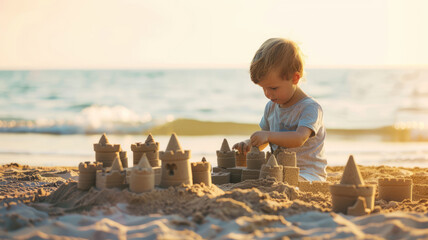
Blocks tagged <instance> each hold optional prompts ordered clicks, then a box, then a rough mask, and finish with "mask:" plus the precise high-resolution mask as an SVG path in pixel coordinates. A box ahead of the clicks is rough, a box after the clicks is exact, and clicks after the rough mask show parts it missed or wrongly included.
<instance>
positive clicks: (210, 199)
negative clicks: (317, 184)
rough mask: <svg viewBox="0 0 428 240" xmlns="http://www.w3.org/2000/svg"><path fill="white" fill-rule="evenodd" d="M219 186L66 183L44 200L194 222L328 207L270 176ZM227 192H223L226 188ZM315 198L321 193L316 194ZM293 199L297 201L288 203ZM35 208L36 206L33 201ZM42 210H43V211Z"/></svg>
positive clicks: (67, 207)
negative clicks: (147, 188)
mask: <svg viewBox="0 0 428 240" xmlns="http://www.w3.org/2000/svg"><path fill="white" fill-rule="evenodd" d="M222 188H223V189H224V190H222V189H220V188H219V187H217V186H215V185H212V186H210V187H208V186H205V185H203V184H201V185H199V184H195V185H192V186H189V185H181V186H176V187H169V188H167V189H159V188H157V189H155V190H153V191H151V192H147V193H140V194H137V193H133V192H130V191H129V190H128V189H124V190H120V189H101V190H100V189H97V188H91V189H90V190H89V191H81V190H79V189H77V183H76V182H68V183H65V184H63V185H62V186H61V187H59V188H58V190H57V191H55V192H54V193H52V194H51V195H50V196H49V197H47V198H46V199H45V201H46V202H49V203H51V204H52V207H51V208H49V213H50V214H51V215H52V214H61V213H62V212H88V211H91V210H93V209H100V208H107V207H111V206H114V205H116V204H117V203H127V204H128V208H127V212H128V213H129V214H135V215H148V214H154V213H157V214H163V215H166V214H167V215H170V214H177V215H180V216H183V217H192V218H193V219H194V221H195V222H201V221H203V218H205V217H206V216H210V217H215V218H219V219H222V220H230V219H235V218H237V217H240V216H252V215H260V214H275V215H277V214H280V213H281V212H286V213H287V214H288V215H291V214H297V213H301V212H304V211H310V210H318V211H329V210H330V206H329V204H324V203H325V201H324V202H323V203H320V202H317V201H316V199H317V197H316V196H315V194H313V193H304V192H300V191H299V190H298V189H296V188H294V187H291V186H289V185H287V184H284V183H278V182H275V181H272V180H266V179H258V180H247V181H244V182H241V183H239V184H234V185H229V184H228V185H223V186H222ZM225 190H226V191H225ZM318 197H319V198H321V197H325V196H324V195H322V194H321V195H319V196H318ZM293 199H299V200H295V201H292V200H293ZM34 206H35V207H37V208H39V209H43V208H40V207H38V205H37V204H35V205H34ZM43 210H45V209H43Z"/></svg>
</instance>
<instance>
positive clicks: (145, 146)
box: [131, 134, 160, 167]
mask: <svg viewBox="0 0 428 240" xmlns="http://www.w3.org/2000/svg"><path fill="white" fill-rule="evenodd" d="M131 150H132V152H133V159H134V160H133V163H134V166H136V165H137V164H138V163H139V161H140V159H141V156H143V154H144V153H145V154H146V156H147V159H148V160H149V163H150V165H151V166H152V167H159V166H160V160H159V143H158V142H155V140H154V138H153V136H152V134H149V136H148V137H147V139H146V141H145V142H144V143H142V142H137V143H134V144H131Z"/></svg>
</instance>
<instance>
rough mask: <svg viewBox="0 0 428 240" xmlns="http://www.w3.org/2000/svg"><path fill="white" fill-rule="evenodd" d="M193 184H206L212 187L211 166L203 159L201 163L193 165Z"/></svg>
mask: <svg viewBox="0 0 428 240" xmlns="http://www.w3.org/2000/svg"><path fill="white" fill-rule="evenodd" d="M191 165H192V177H193V184H199V183H204V184H205V185H207V186H211V164H210V163H209V162H207V160H206V159H205V157H204V158H202V161H201V162H193V163H192V164H191Z"/></svg>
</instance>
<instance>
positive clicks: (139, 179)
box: [129, 153, 155, 193]
mask: <svg viewBox="0 0 428 240" xmlns="http://www.w3.org/2000/svg"><path fill="white" fill-rule="evenodd" d="M154 188H155V173H154V171H153V169H152V166H151V165H150V163H149V160H148V159H147V157H146V154H145V153H143V156H141V159H140V162H139V163H138V165H136V166H134V167H133V168H132V171H131V177H130V181H129V190H131V191H132V192H136V193H142V192H147V191H150V190H152V189H154Z"/></svg>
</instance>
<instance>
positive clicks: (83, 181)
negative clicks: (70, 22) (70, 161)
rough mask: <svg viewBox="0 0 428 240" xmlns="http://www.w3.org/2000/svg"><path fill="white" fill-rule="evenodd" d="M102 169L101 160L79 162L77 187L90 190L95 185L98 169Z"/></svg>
mask: <svg viewBox="0 0 428 240" xmlns="http://www.w3.org/2000/svg"><path fill="white" fill-rule="evenodd" d="M101 169H102V163H100V162H81V163H80V164H79V182H78V183H77V188H79V189H80V190H89V189H90V188H91V187H93V186H95V180H96V176H97V170H101Z"/></svg>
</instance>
